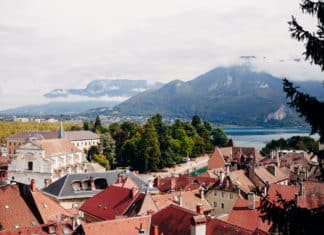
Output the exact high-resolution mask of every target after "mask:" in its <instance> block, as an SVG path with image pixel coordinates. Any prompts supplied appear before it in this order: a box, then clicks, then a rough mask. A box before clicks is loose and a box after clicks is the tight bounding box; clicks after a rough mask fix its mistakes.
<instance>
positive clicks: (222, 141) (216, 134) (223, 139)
mask: <svg viewBox="0 0 324 235" xmlns="http://www.w3.org/2000/svg"><path fill="white" fill-rule="evenodd" d="M211 135H212V141H213V144H214V146H218V147H225V146H226V145H227V143H228V138H227V135H226V134H225V132H224V131H223V129H221V128H215V129H213V130H212V133H211Z"/></svg>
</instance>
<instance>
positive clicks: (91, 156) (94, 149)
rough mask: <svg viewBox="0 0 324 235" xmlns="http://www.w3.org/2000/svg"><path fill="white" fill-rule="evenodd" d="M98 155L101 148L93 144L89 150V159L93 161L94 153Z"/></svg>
mask: <svg viewBox="0 0 324 235" xmlns="http://www.w3.org/2000/svg"><path fill="white" fill-rule="evenodd" d="M96 154H97V155H98V154H99V149H98V147H97V146H91V147H90V149H89V150H88V153H87V159H88V161H92V160H93V156H94V155H96Z"/></svg>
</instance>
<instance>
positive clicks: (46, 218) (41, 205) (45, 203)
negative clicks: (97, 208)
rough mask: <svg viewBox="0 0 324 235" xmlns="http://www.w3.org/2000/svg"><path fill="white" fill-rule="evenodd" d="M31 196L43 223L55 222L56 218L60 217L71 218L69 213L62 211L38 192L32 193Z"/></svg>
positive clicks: (56, 204) (61, 208)
mask: <svg viewBox="0 0 324 235" xmlns="http://www.w3.org/2000/svg"><path fill="white" fill-rule="evenodd" d="M32 196H33V198H34V201H35V203H36V206H37V209H38V211H39V213H40V215H41V217H42V219H43V222H44V223H50V222H53V221H54V222H55V221H56V219H57V216H60V215H65V216H68V217H72V216H73V214H72V213H71V212H70V211H68V210H66V209H64V208H63V207H61V206H60V205H59V204H58V203H57V202H55V201H53V200H52V199H50V198H49V197H48V196H46V195H44V193H42V192H40V191H35V192H32Z"/></svg>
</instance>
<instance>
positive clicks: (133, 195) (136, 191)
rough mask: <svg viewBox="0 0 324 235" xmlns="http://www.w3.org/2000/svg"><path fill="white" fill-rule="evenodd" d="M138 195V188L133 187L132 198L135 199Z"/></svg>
mask: <svg viewBox="0 0 324 235" xmlns="http://www.w3.org/2000/svg"><path fill="white" fill-rule="evenodd" d="M137 193H138V188H137V187H133V188H132V194H131V196H132V197H135V196H136V194H137Z"/></svg>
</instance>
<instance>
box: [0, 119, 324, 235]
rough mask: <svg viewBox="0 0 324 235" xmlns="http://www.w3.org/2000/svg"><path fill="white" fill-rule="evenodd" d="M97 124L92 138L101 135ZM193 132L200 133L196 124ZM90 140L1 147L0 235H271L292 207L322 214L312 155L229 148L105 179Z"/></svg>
mask: <svg viewBox="0 0 324 235" xmlns="http://www.w3.org/2000/svg"><path fill="white" fill-rule="evenodd" d="M157 117H159V115H156V116H154V117H152V119H154V118H157ZM198 118H199V117H198ZM98 120H100V118H99V117H98V118H97V120H96V123H94V124H93V125H92V128H94V129H96V128H97V129H98V128H101V129H102V128H104V127H103V126H100V127H98V125H101V124H100V123H99V124H98V122H97V121H98ZM195 121H196V122H198V123H195ZM148 122H149V121H148ZM178 122H179V121H178ZM179 123H181V122H179ZM179 123H178V124H179ZM192 123H193V124H194V126H195V125H196V127H197V125H198V126H199V125H201V123H200V120H198V119H197V116H194V117H193V120H192ZM88 125H89V124H88V123H84V126H85V127H86V128H85V129H88ZM134 125H135V124H134ZM179 125H180V124H179ZM188 125H189V124H188ZM95 126H96V127H95ZM145 126H146V128H147V124H146V125H145ZM187 127H188V126H187ZM90 129H91V128H90ZM92 130H93V129H92ZM97 133H99V132H98V131H97ZM97 133H94V132H92V131H91V130H72V131H66V130H65V129H64V125H63V122H61V123H60V125H59V128H58V129H57V130H52V131H51V130H27V131H22V132H19V133H17V134H14V135H11V136H8V138H6V144H5V145H4V146H3V147H2V148H1V152H2V156H1V157H0V202H1V208H0V234H64V235H66V234H151V235H161V234H164V235H167V234H192V235H205V234H273V233H275V232H276V231H278V226H284V225H283V224H280V223H282V221H281V219H282V218H279V216H285V215H284V214H281V213H285V212H288V211H289V210H290V209H291V208H293V207H294V208H295V209H296V208H298V209H300V210H303V213H307V214H308V215H311V214H312V213H315V212H317V213H319V212H321V213H323V211H322V209H323V205H324V197H323V195H324V191H323V190H324V187H323V186H324V183H323V182H322V181H321V180H322V178H321V177H322V173H321V169H322V168H321V165H322V164H323V162H321V161H322V160H321V159H320V158H319V157H318V156H317V155H316V154H314V153H312V152H307V151H303V150H298V151H297V150H279V149H276V150H272V151H271V153H270V154H269V156H262V155H261V153H260V152H259V151H258V150H257V149H256V148H253V147H243V146H237V145H236V144H235V142H234V141H233V140H232V139H229V140H228V141H227V142H226V143H225V144H221V145H222V146H217V145H215V146H213V147H212V151H211V152H210V153H208V152H205V153H204V154H203V155H200V156H197V157H195V158H189V157H186V155H183V156H182V157H183V159H185V160H184V161H180V162H179V163H177V164H175V165H172V166H170V167H165V168H163V169H156V170H154V171H151V170H150V169H144V168H141V167H139V168H134V169H130V168H129V167H127V165H125V167H118V165H120V164H118V165H117V166H115V167H114V169H110V166H109V167H108V168H107V166H106V165H105V164H102V162H100V161H98V160H97V161H96V160H95V158H94V157H93V158H89V152H91V149H92V150H93V149H103V144H104V143H103V141H105V140H104V139H103V138H102V137H101V136H100V134H97ZM101 135H102V134H101ZM320 147H322V146H320ZM191 153H192V152H191ZM110 165H113V164H111V163H110ZM107 169H110V170H107ZM138 169H141V170H140V171H139V170H138ZM287 205H290V206H289V207H288V206H287ZM276 216H277V217H278V218H276ZM288 218H289V216H288ZM320 218H321V217H320ZM309 219H315V220H316V218H312V217H310V218H309ZM309 219H308V220H309ZM308 220H307V221H308ZM300 222H302V221H300ZM304 222H305V221H304ZM285 226H289V223H287V224H286V225H285ZM287 229H291V228H287Z"/></svg>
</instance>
